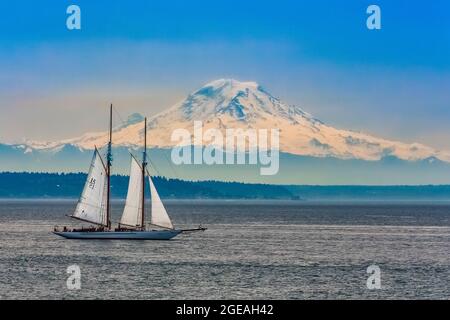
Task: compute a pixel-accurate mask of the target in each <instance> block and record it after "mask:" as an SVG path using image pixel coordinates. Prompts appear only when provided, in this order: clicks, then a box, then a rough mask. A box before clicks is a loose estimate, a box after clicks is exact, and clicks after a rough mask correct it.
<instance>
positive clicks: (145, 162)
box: [141, 118, 147, 230]
mask: <svg viewBox="0 0 450 320" xmlns="http://www.w3.org/2000/svg"><path fill="white" fill-rule="evenodd" d="M146 166H147V118H145V120H144V152H143V153H142V212H141V227H142V229H143V230H145V167H146Z"/></svg>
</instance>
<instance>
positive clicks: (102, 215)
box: [72, 149, 108, 226]
mask: <svg viewBox="0 0 450 320" xmlns="http://www.w3.org/2000/svg"><path fill="white" fill-rule="evenodd" d="M107 179H108V178H107V173H106V168H105V165H104V164H103V161H102V158H101V156H100V153H99V152H98V150H97V149H95V152H94V156H93V158H92V162H91V167H90V169H89V174H88V176H87V179H86V183H85V185H84V189H83V192H82V194H81V197H80V199H79V201H78V204H77V207H76V209H75V212H74V213H73V215H72V217H73V218H76V219H79V220H83V221H87V222H91V223H94V224H99V225H103V226H107V225H108V222H107V214H106V211H107V193H108V190H107V188H108V185H107Z"/></svg>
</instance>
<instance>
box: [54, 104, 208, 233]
mask: <svg viewBox="0 0 450 320" xmlns="http://www.w3.org/2000/svg"><path fill="white" fill-rule="evenodd" d="M107 148H108V149H107V155H106V165H105V163H104V162H103V159H102V157H101V155H100V153H99V151H98V150H97V148H95V150H94V155H93V158H92V161H91V167H90V169H89V173H88V176H87V179H86V183H85V185H84V188H83V192H82V194H81V197H80V199H79V201H78V204H77V207H76V209H75V212H74V213H73V214H72V215H71V216H70V217H71V218H74V219H77V220H81V221H84V222H89V223H90V224H92V225H96V227H89V228H82V229H72V230H70V229H68V228H67V227H64V228H63V229H62V230H59V229H58V228H57V227H55V230H54V233H55V234H56V235H59V236H61V237H64V238H67V239H128V240H169V239H172V238H173V237H175V236H177V235H178V234H180V233H182V232H187V231H189V232H192V231H204V230H206V228H202V227H199V228H195V229H184V230H183V229H175V227H174V226H173V224H172V221H171V220H170V217H169V215H168V213H167V211H166V209H165V207H164V204H163V203H162V201H161V198H160V197H159V195H158V191H157V190H156V187H155V185H154V183H153V180H152V178H151V176H150V174H149V172H148V170H147V118H145V123H144V151H143V154H142V163H139V162H138V160H137V159H136V158H135V157H134V156H133V155H131V167H130V180H129V183H128V193H127V198H126V202H125V208H124V210H123V214H122V217H121V219H120V222H119V226H118V227H117V228H115V229H114V230H112V229H111V214H110V212H111V208H110V189H111V183H110V181H111V180H110V178H111V164H112V105H111V107H110V117H109V142H108V147H107ZM146 177H148V181H149V186H150V194H151V221H150V223H149V225H150V226H152V230H147V229H146V226H145V181H146Z"/></svg>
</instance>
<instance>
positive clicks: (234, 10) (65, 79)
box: [0, 0, 450, 150]
mask: <svg viewBox="0 0 450 320" xmlns="http://www.w3.org/2000/svg"><path fill="white" fill-rule="evenodd" d="M300 2H301V3H300ZM372 3H376V4H378V5H379V6H380V7H381V10H382V29H381V30H379V31H369V30H368V29H367V28H366V18H367V14H366V8H367V6H368V5H369V4H372ZM69 4H78V5H79V6H80V7H81V17H82V29H81V30H74V31H69V30H68V29H67V28H66V18H67V14H66V8H67V6H68V5H69ZM0 13H1V17H0V142H14V141H16V142H17V141H22V140H23V139H24V138H28V139H33V140H55V139H62V138H70V137H73V136H76V135H80V134H82V133H84V132H86V131H97V130H104V129H105V128H106V122H107V117H106V112H107V106H108V104H109V103H110V102H113V103H114V104H115V106H116V108H117V110H118V111H119V112H120V113H121V115H122V116H123V117H126V116H127V115H128V114H131V113H134V112H140V113H142V114H144V115H147V116H151V115H153V114H155V113H157V112H159V111H161V110H164V109H166V108H168V107H170V106H171V105H173V104H174V103H176V102H177V101H179V100H181V99H182V98H184V97H185V96H186V94H188V93H189V92H191V91H193V90H195V89H197V88H198V87H200V86H201V85H203V84H204V83H206V82H208V81H211V80H214V79H217V78H236V79H238V80H242V81H249V80H251V81H256V82H258V83H260V84H262V85H263V86H264V87H265V88H266V89H267V90H268V91H269V92H271V93H272V94H273V95H275V96H277V97H279V98H281V99H282V100H284V101H286V102H288V103H289V104H296V105H299V106H301V107H303V108H304V109H305V110H306V111H308V112H310V113H312V114H313V115H314V116H316V117H317V118H319V119H321V120H322V121H324V122H326V123H329V124H332V125H334V126H336V127H339V128H348V129H354V130H362V131H366V132H369V133H372V134H376V135H378V136H382V137H386V138H390V139H398V140H404V141H408V142H412V141H418V142H422V143H425V144H429V145H432V146H435V147H438V148H444V149H449V150H450V126H449V123H450V19H449V14H450V2H449V1H447V0H442V1H439V0H434V1H431V2H429V1H400V0H389V1H363V0H354V1H333V0H319V1H317V0H316V1H293V0H292V1H284V0H278V1H262V0H260V1H246V3H243V1H230V0H227V1H221V0H218V1H167V0H166V1H132V2H126V1H111V0H108V1H99V0H97V1H92V0H91V1H80V0H72V1H54V0H40V1H31V0H30V1H20V0H19V1H15V2H14V3H12V2H6V1H3V2H1V3H0Z"/></svg>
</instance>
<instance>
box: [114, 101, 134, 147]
mask: <svg viewBox="0 0 450 320" xmlns="http://www.w3.org/2000/svg"><path fill="white" fill-rule="evenodd" d="M113 111H114V113H115V114H116V115H117V116H118V118H119V120H120V122H121V127H122V128H125V130H126V131H127V133H128V136H130V137H131V136H132V134H131V131H130V128H129V126H128V125H127V122H126V121H125V120H124V119H123V117H122V116H121V115H120V113H119V111H118V110H117V109H116V107H114V105H113ZM117 128H119V126H116V129H117ZM133 151H135V150H133V148H132V147H130V146H129V147H128V152H130V153H131V154H133V155H134V153H133Z"/></svg>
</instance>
